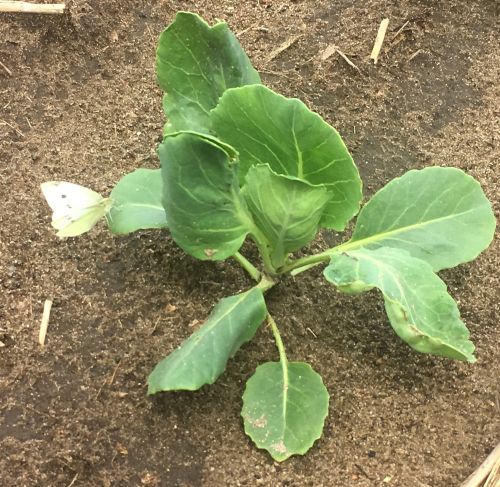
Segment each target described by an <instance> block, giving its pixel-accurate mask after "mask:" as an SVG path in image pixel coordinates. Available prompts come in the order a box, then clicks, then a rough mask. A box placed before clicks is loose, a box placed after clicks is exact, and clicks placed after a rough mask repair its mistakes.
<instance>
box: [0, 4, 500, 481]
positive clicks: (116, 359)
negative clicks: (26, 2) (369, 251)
mask: <svg viewBox="0 0 500 487" xmlns="http://www.w3.org/2000/svg"><path fill="white" fill-rule="evenodd" d="M497 7H498V4H497V3H496V2H495V1H493V0H492V1H488V0H482V1H464V0H461V1H458V0H455V1H453V0H449V1H446V2H431V1H426V0H401V1H388V0H387V1H375V0H367V1H359V0H356V1H352V0H349V1H347V0H334V1H324V0H320V1H312V0H297V1H289V2H285V1H275V0H254V1H249V0H241V1H238V2H235V1H220V2H209V1H206V0H199V1H187V0H186V1H168V0H167V1H164V0H154V1H142V0H108V1H106V2H101V1H99V0H88V1H84V0H75V1H73V2H71V3H69V13H68V14H67V15H64V16H50V15H48V16H36V15H27V14H24V15H22V14H19V15H7V14H0V61H2V63H3V65H0V183H1V184H0V195H1V201H2V205H1V209H0V223H1V225H0V252H1V261H0V286H1V290H2V294H1V297H0V306H1V308H0V341H1V348H0V451H1V455H0V484H1V485H2V486H69V485H71V486H105V487H107V486H137V485H145V486H167V487H174V486H220V485H228V486H239V485H248V486H253V485H266V486H289V487H291V486H296V487H302V486H308V485H309V486H339V487H340V486H344V487H345V486H360V487H361V486H379V485H388V486H401V487H412V486H415V487H423V486H432V487H441V486H442V487H445V486H446V487H447V486H456V485H459V484H460V482H461V481H462V480H463V479H465V478H466V477H467V476H468V474H469V473H470V472H472V471H473V470H474V469H475V468H476V467H477V466H478V465H479V463H481V462H482V461H483V459H484V457H485V456H486V455H487V454H488V453H489V451H491V449H492V448H493V447H494V446H495V445H496V443H497V442H498V440H499V429H500V428H499V426H500V425H499V417H500V414H499V413H500V400H499V384H498V377H500V352H499V348H498V343H499V334H500V332H499V328H498V322H497V320H498V307H499V301H498V295H497V294H496V293H497V289H498V268H499V263H500V262H499V248H498V245H497V244H494V245H493V246H492V247H490V249H489V250H487V251H486V252H484V253H483V254H482V255H481V256H480V257H479V258H478V259H477V260H476V261H474V262H473V263H470V264H466V265H463V266H461V267H459V268H457V269H454V270H450V271H446V272H443V273H441V274H442V277H443V278H444V279H445V281H446V282H447V283H448V285H449V289H450V292H451V294H452V295H453V296H454V297H455V298H456V299H457V300H458V302H459V305H460V308H461V311H462V316H463V319H464V321H465V322H466V323H467V325H468V327H469V329H470V330H471V334H472V339H473V341H474V342H475V343H476V345H477V357H478V361H477V363H476V364H474V365H470V364H464V363H459V362H454V361H450V360H445V359H441V358H436V357H431V356H424V355H421V354H418V353H416V352H414V351H413V350H411V349H410V348H408V346H407V345H406V344H405V343H403V342H402V341H401V340H399V339H398V338H397V336H396V335H395V334H394V333H393V332H392V330H391V328H390V326H389V324H388V322H387V318H386V316H385V314H384V311H383V306H382V300H381V297H380V295H379V294H378V293H377V292H370V293H367V294H364V295H362V296H355V297H350V296H346V295H341V294H339V293H337V292H336V291H335V290H334V289H333V288H332V287H331V286H330V285H329V284H328V283H327V282H326V281H324V279H322V277H321V272H320V270H315V271H314V272H310V273H304V274H301V275H300V276H297V278H296V279H287V280H286V281H285V282H283V283H281V284H280V285H278V286H277V287H276V288H274V289H272V290H271V292H270V293H269V303H270V308H271V311H272V313H273V314H274V316H275V317H276V319H277V320H278V323H279V325H280V327H281V329H282V333H283V338H284V340H285V343H286V346H287V351H288V355H289V358H290V360H304V361H307V362H309V363H310V364H311V365H312V366H313V367H314V369H315V370H317V371H318V372H319V373H320V374H321V376H322V377H323V379H324V381H325V385H326V386H327V388H328V390H329V392H330V394H331V402H330V413H329V416H328V419H327V421H326V425H325V430H324V435H323V437H322V438H321V439H320V440H319V441H318V442H317V443H316V444H315V445H314V447H313V448H312V449H311V450H310V452H309V453H308V454H307V455H306V456H304V457H293V458H291V459H290V460H288V461H286V462H284V463H281V464H278V463H275V462H273V461H272V460H271V458H270V457H269V456H268V455H267V453H265V452H263V451H259V450H257V449H256V448H254V446H253V445H252V443H251V441H250V440H249V439H248V438H247V437H246V436H245V434H244V431H243V427H242V420H241V418H240V409H241V394H242V392H243V388H244V383H245V381H246V380H247V379H248V378H249V377H250V376H251V374H252V373H253V371H254V370H255V368H256V366H257V365H258V364H259V363H261V362H262V361H265V360H269V359H276V358H277V352H276V350H275V347H274V344H273V340H272V335H271V333H270V330H269V329H268V328H267V327H265V326H263V327H262V328H261V329H260V331H259V332H258V334H257V336H256V338H255V339H254V340H253V341H252V342H251V343H249V344H247V345H245V346H244V347H243V348H242V349H241V351H240V352H238V354H237V355H236V357H235V358H234V359H233V360H231V361H230V363H229V366H228V368H227V371H226V372H225V373H224V374H223V375H222V376H221V378H220V379H219V380H218V381H217V382H216V383H215V384H214V385H213V386H210V387H204V388H202V389H201V390H200V391H198V392H195V393H184V392H182V393H170V394H164V395H159V396H158V397H153V398H148V397H146V395H145V393H146V387H145V379H146V377H147V375H148V373H149V372H150V371H151V369H152V367H153V366H154V365H155V364H156V362H157V361H158V360H159V359H161V358H162V357H163V356H165V355H166V354H168V353H169V352H170V351H171V350H173V349H174V348H175V347H176V346H177V345H178V344H179V343H180V342H181V341H182V340H183V339H184V338H186V337H187V336H189V335H190V334H191V333H192V331H193V330H194V329H195V328H196V327H197V326H199V325H200V324H201V322H203V320H204V319H205V318H206V316H207V315H208V313H209V312H210V309H211V307H212V306H213V305H214V303H215V302H216V301H217V300H218V299H220V298H222V297H224V296H226V295H229V294H234V293H237V292H240V291H242V290H244V289H246V288H248V287H249V286H250V285H251V283H250V281H249V279H248V278H247V277H246V275H245V274H244V272H243V271H242V270H241V269H240V268H239V267H238V266H237V265H236V264H235V263H234V262H232V261H231V260H229V261H227V262H222V263H211V262H200V261H196V260H195V259H193V258H191V257H189V256H187V255H184V254H183V252H181V251H180V249H179V248H178V247H177V246H176V245H175V243H174V242H173V241H172V240H171V238H170V236H169V233H168V231H147V232H146V231H145V232H140V233H137V234H134V235H130V236H126V237H121V238H118V237H114V236H112V235H110V234H109V233H108V232H107V231H106V229H105V228H104V226H103V225H101V226H99V227H98V228H96V229H94V230H93V231H92V232H91V233H90V234H88V235H85V236H83V237H80V238H75V239H66V240H59V239H58V238H57V237H55V235H54V233H53V231H52V230H51V228H50V211H49V209H48V207H47V205H46V204H45V202H44V200H43V198H42V195H41V192H40V190H39V185H40V183H41V182H43V181H48V180H64V181H72V182H76V183H79V184H82V185H85V186H88V187H91V188H93V189H94V190H96V191H99V192H101V193H103V194H107V193H108V192H109V190H110V189H111V188H112V187H113V185H114V183H115V182H116V181H118V179H119V178H120V177H121V176H122V175H124V174H125V173H127V172H129V171H131V170H133V169H135V168H136V167H139V166H142V167H157V166H158V159H157V156H156V146H157V144H158V142H159V140H160V137H161V129H162V125H163V114H162V108H161V92H160V90H159V89H158V87H157V86H156V84H155V73H154V50H155V45H156V40H157V37H158V35H159V33H160V31H161V30H162V29H163V28H164V27H165V26H166V25H167V24H168V23H169V22H170V21H171V20H172V19H173V16H174V14H175V12H176V11H177V10H190V11H195V12H197V13H199V14H201V15H202V16H203V17H205V18H206V19H207V20H208V21H210V22H213V21H214V20H216V19H224V20H226V21H227V22H228V23H229V25H230V27H231V28H232V29H233V31H234V32H235V33H236V34H237V36H238V38H239V39H240V41H241V43H242V44H243V46H244V48H245V49H246V50H247V52H248V53H249V55H250V57H251V58H252V61H253V62H254V64H255V66H256V67H257V68H258V69H259V71H260V72H261V73H262V77H263V80H264V82H265V83H266V84H268V85H269V86H271V87H272V88H273V89H275V90H277V91H279V92H281V93H283V94H284V95H286V96H296V97H299V98H302V99H303V100H304V101H305V102H306V103H307V104H308V106H309V107H310V108H311V109H313V110H315V111H317V112H319V113H320V114H321V115H322V116H323V117H325V118H326V119H327V120H328V121H329V122H330V123H331V124H332V125H334V126H335V127H336V128H337V129H338V130H339V131H340V133H341V134H342V135H343V137H344V138H345V141H346V143H347V145H348V147H349V148H350V150H351V152H352V154H353V156H354V159H355V161H356V162H357V164H358V166H359V168H360V171H361V175H362V177H363V180H364V184H365V187H364V193H365V198H368V197H370V195H372V194H373V193H374V191H376V190H377V189H379V188H380V187H382V186H383V185H384V184H385V183H386V182H388V181H389V180H390V179H392V178H393V177H396V176H399V175H401V174H403V173H404V172H405V171H407V170H408V169H411V168H422V167H425V166H429V165H442V166H448V165H449V166H456V167H460V168H461V169H463V170H465V171H466V172H468V173H469V174H471V175H472V176H474V177H475V178H476V179H478V180H479V181H480V183H481V184H482V186H483V188H484V190H485V192H486V193H487V195H488V197H489V198H490V200H491V201H492V202H493V203H494V206H495V211H496V213H497V215H498V201H499V199H498V181H497V178H498V156H499V142H500V135H499V126H498V120H499V118H500V117H499V114H500V105H499V95H500V93H499V87H498V79H500V73H499V66H500V62H499V61H500V60H499V54H498V45H499V41H500V39H499V34H498V24H496V22H497V14H498V11H497ZM384 17H389V18H390V24H389V31H388V34H387V37H386V41H385V43H384V48H383V50H382V55H381V58H380V60H379V62H378V64H377V65H376V66H374V65H373V63H371V62H370V60H369V54H370V51H371V48H372V45H373V41H374V39H375V36H376V32H377V29H378V25H379V23H380V21H381V20H382V19H383V18H384ZM284 43H286V44H289V45H288V47H287V48H286V49H283V50H282V51H281V52H279V53H278V52H277V51H276V49H277V47H279V46H284V45H285V44H284ZM329 45H335V46H337V47H338V48H339V49H340V50H341V51H342V52H343V53H344V54H345V55H346V56H347V57H348V58H349V59H350V60H351V61H352V62H353V63H354V64H355V65H356V66H357V67H358V68H359V71H358V70H356V69H354V68H353V67H352V66H350V65H348V64H347V63H346V62H345V61H344V60H343V59H342V57H340V56H339V55H338V54H337V53H334V54H333V55H331V56H330V57H328V58H327V59H325V60H323V59H322V53H324V50H325V49H326V48H327V47H328V46H329ZM323 57H324V56H323ZM5 68H7V69H5ZM339 238H340V237H339V235H337V234H335V233H333V232H324V233H323V234H321V235H319V236H318V238H317V239H316V241H315V242H314V243H313V244H312V245H311V250H319V249H324V248H326V247H327V246H329V245H331V244H333V243H334V242H337V241H338V240H339ZM243 253H244V254H245V255H247V256H248V257H249V258H250V259H252V258H253V257H255V253H254V250H253V248H252V247H250V246H246V247H244V249H243ZM49 297H50V298H53V300H54V306H53V309H52V313H51V317H50V325H49V330H48V335H47V342H46V346H45V347H44V348H41V347H40V346H39V345H38V343H37V334H38V327H39V322H40V318H41V313H42V308H43V302H44V300H45V299H46V298H49Z"/></svg>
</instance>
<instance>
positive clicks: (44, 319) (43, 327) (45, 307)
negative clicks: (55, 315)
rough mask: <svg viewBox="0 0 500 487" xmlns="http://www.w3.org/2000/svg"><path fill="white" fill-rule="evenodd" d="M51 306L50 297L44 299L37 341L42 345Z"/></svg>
mask: <svg viewBox="0 0 500 487" xmlns="http://www.w3.org/2000/svg"><path fill="white" fill-rule="evenodd" d="M51 308H52V299H46V300H45V303H44V305H43V314H42V322H41V323H40V333H39V334H38V343H40V345H41V346H42V347H43V346H44V345H45V337H46V335H47V328H48V327H49V318H50V310H51Z"/></svg>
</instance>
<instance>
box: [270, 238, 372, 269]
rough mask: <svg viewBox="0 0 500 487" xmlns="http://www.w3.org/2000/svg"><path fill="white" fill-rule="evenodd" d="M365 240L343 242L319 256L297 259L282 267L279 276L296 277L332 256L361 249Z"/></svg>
mask: <svg viewBox="0 0 500 487" xmlns="http://www.w3.org/2000/svg"><path fill="white" fill-rule="evenodd" d="M365 240H366V239H363V240H356V241H355V242H351V241H348V242H344V243H343V244H340V245H337V246H336V247H332V248H330V249H327V250H325V251H324V252H320V253H319V254H314V255H308V256H307V257H302V258H301V259H297V260H295V261H293V262H290V263H289V264H287V265H285V266H283V267H282V268H281V269H280V274H284V273H285V272H290V273H291V274H292V276H296V275H297V274H300V273H301V272H304V271H307V270H308V269H310V268H311V267H315V266H317V265H319V264H321V263H323V262H326V261H328V260H330V259H331V258H332V255H334V254H337V253H339V252H345V251H346V250H353V249H356V248H358V247H361V246H362V245H363V244H365V243H366V242H365Z"/></svg>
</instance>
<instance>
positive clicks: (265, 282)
mask: <svg viewBox="0 0 500 487" xmlns="http://www.w3.org/2000/svg"><path fill="white" fill-rule="evenodd" d="M275 284H276V281H275V280H274V279H273V278H272V277H269V276H268V275H267V274H261V279H260V282H259V284H257V287H258V288H259V289H260V290H261V291H262V292H263V293H265V292H266V291H269V289H271V288H272V287H273V286H274V285H275Z"/></svg>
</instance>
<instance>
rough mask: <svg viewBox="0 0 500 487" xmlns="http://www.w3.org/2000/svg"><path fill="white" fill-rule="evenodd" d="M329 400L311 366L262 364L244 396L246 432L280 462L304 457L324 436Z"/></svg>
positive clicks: (275, 363)
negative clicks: (300, 456) (289, 458)
mask: <svg viewBox="0 0 500 487" xmlns="http://www.w3.org/2000/svg"><path fill="white" fill-rule="evenodd" d="M328 399H329V397H328V391H327V390H326V387H325V386H324V384H323V381H322V380H321V376H320V375H319V374H317V373H316V372H315V371H314V370H313V369H312V368H311V366H310V365H309V364H306V363H303V362H289V363H287V364H286V366H285V368H283V367H282V363H281V362H267V363H265V364H262V365H259V367H257V370H256V371H255V374H254V375H253V376H252V377H251V378H250V379H249V380H248V382H247V385H246V389H245V393H244V394H243V409H242V411H241V415H242V416H243V420H244V424H245V432H246V433H247V435H248V436H250V437H251V438H252V440H253V441H254V443H255V444H256V445H257V447H258V448H263V449H265V450H267V451H268V452H269V453H270V454H271V456H272V457H273V458H274V459H275V460H277V461H278V462H281V461H283V460H286V459H287V458H288V457H290V456H292V455H297V454H298V455H303V454H304V453H306V451H307V450H309V448H311V446H312V445H313V443H314V442H315V441H316V440H317V439H318V438H319V437H320V436H321V433H322V431H323V424H324V421H325V418H326V416H327V414H328Z"/></svg>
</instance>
